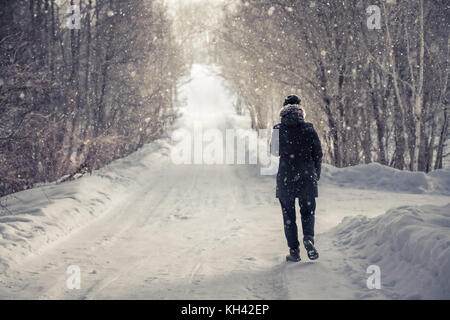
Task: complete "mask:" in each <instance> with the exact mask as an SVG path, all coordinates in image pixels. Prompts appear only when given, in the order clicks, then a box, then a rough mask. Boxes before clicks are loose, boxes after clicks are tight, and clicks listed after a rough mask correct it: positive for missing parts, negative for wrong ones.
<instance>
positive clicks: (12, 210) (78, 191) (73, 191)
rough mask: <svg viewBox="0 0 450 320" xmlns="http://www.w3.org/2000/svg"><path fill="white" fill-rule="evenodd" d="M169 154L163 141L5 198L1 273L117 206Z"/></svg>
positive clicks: (0, 221)
mask: <svg viewBox="0 0 450 320" xmlns="http://www.w3.org/2000/svg"><path fill="white" fill-rule="evenodd" d="M168 154H169V151H168V144H167V143H166V142H165V140H163V139H162V140H158V141H155V142H153V143H151V144H148V145H145V146H144V147H143V148H141V149H140V150H138V151H136V152H135V153H133V154H131V155H130V156H128V157H126V158H123V159H119V160H116V161H113V162H112V163H111V164H109V165H108V166H106V167H104V168H102V169H100V170H97V171H94V172H93V174H92V175H86V176H83V177H81V178H79V179H77V180H74V181H69V182H65V183H60V184H57V183H51V184H44V185H41V186H39V187H36V188H33V189H30V190H25V191H21V192H18V193H15V194H12V195H8V196H6V197H3V198H0V204H1V207H0V273H4V272H5V271H6V270H7V269H8V266H9V265H10V264H11V263H14V262H19V261H20V260H22V259H23V258H24V257H25V256H28V255H30V254H34V253H37V252H39V250H40V249H42V248H44V247H45V246H46V245H47V244H49V243H51V242H54V241H56V240H58V239H60V238H62V237H64V236H66V235H68V234H69V233H70V232H71V231H73V230H75V229H77V228H79V227H81V226H83V225H86V224H87V223H89V222H91V221H92V220H93V219H95V218H98V217H100V216H101V215H103V214H105V213H106V212H107V211H108V209H109V208H114V207H116V206H117V204H119V203H120V202H121V201H123V200H124V199H126V198H127V197H128V196H129V195H130V194H132V193H133V191H134V190H136V188H138V187H142V185H145V184H148V183H149V181H148V180H149V176H150V177H151V175H152V172H157V170H158V167H159V164H160V163H161V161H160V159H161V158H164V157H167V156H168ZM143 172H146V174H143Z"/></svg>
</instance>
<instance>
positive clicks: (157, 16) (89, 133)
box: [0, 0, 182, 196]
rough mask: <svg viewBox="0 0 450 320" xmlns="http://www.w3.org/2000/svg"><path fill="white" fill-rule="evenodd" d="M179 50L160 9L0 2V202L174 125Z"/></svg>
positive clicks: (133, 1) (147, 4)
mask: <svg viewBox="0 0 450 320" xmlns="http://www.w3.org/2000/svg"><path fill="white" fill-rule="evenodd" d="M73 5H76V6H78V7H79V8H80V13H81V15H80V18H81V19H80V21H79V28H78V26H77V20H76V17H75V16H74V14H75V15H76V13H77V12H76V10H72V9H73V8H74V7H71V6H73ZM75 9H76V8H75ZM68 19H69V21H70V22H68ZM176 46H177V45H176V42H175V40H174V35H173V32H172V28H171V22H170V21H169V19H168V17H167V13H166V8H165V7H164V6H163V4H162V3H161V2H159V1H151V0H148V1H141V0H128V1H121V0H71V1H55V0H3V1H1V4H0V117H1V118H0V196H1V195H5V194H8V193H11V192H15V191H18V190H22V189H24V188H27V187H30V186H31V185H32V184H34V183H36V182H45V181H54V180H57V179H59V178H61V177H64V176H67V177H70V176H72V175H74V174H76V173H78V172H85V171H90V170H92V169H96V168H99V167H101V166H103V165H105V164H107V163H109V162H110V161H112V160H113V159H115V158H118V157H123V156H125V155H127V154H129V153H131V152H132V151H134V150H136V149H137V148H139V147H140V146H142V145H143V144H144V143H147V142H149V141H152V140H154V139H155V138H156V137H158V136H159V135H160V134H161V133H162V132H163V130H164V129H165V126H166V125H167V124H168V123H170V122H171V121H172V119H173V113H174V112H173V105H172V104H173V101H174V99H173V96H174V94H175V93H174V90H175V83H176V80H177V78H178V76H179V74H180V72H181V70H182V64H181V58H180V56H179V55H178V54H177V52H178V50H177V48H176Z"/></svg>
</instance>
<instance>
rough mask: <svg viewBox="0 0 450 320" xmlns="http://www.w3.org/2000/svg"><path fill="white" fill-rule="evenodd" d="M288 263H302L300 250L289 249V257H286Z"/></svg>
mask: <svg viewBox="0 0 450 320" xmlns="http://www.w3.org/2000/svg"><path fill="white" fill-rule="evenodd" d="M286 261H292V262H298V261H300V250H299V248H294V249H293V248H291V249H289V255H288V256H286Z"/></svg>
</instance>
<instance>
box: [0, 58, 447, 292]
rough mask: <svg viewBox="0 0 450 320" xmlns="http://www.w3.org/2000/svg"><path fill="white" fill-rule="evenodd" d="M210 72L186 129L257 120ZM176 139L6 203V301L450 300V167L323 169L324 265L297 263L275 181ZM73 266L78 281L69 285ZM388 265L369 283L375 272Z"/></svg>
mask: <svg viewBox="0 0 450 320" xmlns="http://www.w3.org/2000/svg"><path fill="white" fill-rule="evenodd" d="M215 71H217V70H212V69H210V67H206V66H202V65H194V67H193V69H192V73H191V77H190V81H184V84H183V85H182V87H181V88H180V102H181V103H182V104H183V108H181V111H182V113H183V115H182V117H181V118H180V120H179V121H178V122H177V123H176V124H175V126H174V127H175V129H176V130H180V129H184V130H187V131H185V132H189V131H190V130H191V131H192V130H193V127H194V125H195V124H196V123H197V124H198V123H201V124H202V125H203V126H204V127H209V128H220V129H222V130H223V129H226V128H230V126H239V127H244V128H245V127H248V125H249V123H248V119H247V118H246V117H239V116H236V115H235V114H234V111H233V107H232V105H233V95H232V93H231V92H230V90H229V88H227V87H226V85H225V83H224V81H223V80H222V79H221V78H220V77H218V76H216V73H215ZM173 145H174V143H173V142H171V140H170V139H169V138H168V137H166V138H162V139H160V140H158V141H155V142H153V143H151V144H149V145H146V146H145V147H143V148H142V149H141V150H139V151H138V152H135V153H134V154H132V155H130V156H129V157H126V158H124V159H120V160H117V161H114V162H113V163H111V164H110V165H109V166H107V167H105V168H103V169H101V170H98V171H96V172H94V173H93V174H92V175H91V176H84V177H82V178H80V179H78V180H75V181H70V182H65V183H61V184H46V185H42V186H40V187H37V188H34V189H31V190H27V191H22V192H19V193H16V194H14V195H11V196H8V197H5V198H1V199H0V204H1V205H2V208H1V209H0V298H2V299H18V298H26V299H37V298H41V299H56V298H61V299H110V298H123V299H338V298H342V299H392V298H394V299H399V298H400V299H404V298H405V299H406V298H413V299H418V298H441V299H449V298H450V282H449V281H450V249H449V244H450V233H449V228H450V205H449V203H450V171H449V170H448V169H446V170H440V171H436V172H433V173H431V174H429V175H426V174H422V173H410V172H401V171H398V170H394V169H391V168H388V167H383V166H381V165H377V164H371V165H365V166H356V167H353V168H345V169H336V168H333V167H331V166H324V171H323V174H322V180H321V182H320V188H319V198H318V207H317V213H316V232H317V237H316V242H317V247H318V249H319V251H320V259H319V260H317V261H314V262H310V261H308V258H307V257H306V253H305V251H304V250H303V249H301V256H302V259H303V260H302V261H301V262H300V263H297V264H292V263H286V261H285V258H284V257H285V254H286V253H287V248H286V244H285V239H284V235H283V225H282V217H281V211H280V208H279V204H278V202H277V199H275V198H274V189H275V181H274V179H273V177H272V176H263V175H261V174H260V169H259V168H258V167H257V166H255V165H226V164H223V165H201V164H196V165H186V164H185V165H176V164H174V163H173V161H172V159H171V150H172V148H173ZM70 265H76V266H79V267H80V270H81V288H80V289H68V288H67V284H66V280H67V278H68V277H69V276H70V275H68V274H67V273H66V271H67V268H68V267H69V266H70ZM371 265H376V266H378V267H379V268H380V272H381V289H368V287H367V285H366V281H367V278H368V277H369V276H371V275H370V274H368V273H366V271H367V268H368V267H369V266H371Z"/></svg>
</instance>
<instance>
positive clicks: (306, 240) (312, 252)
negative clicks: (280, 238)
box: [303, 236, 319, 260]
mask: <svg viewBox="0 0 450 320" xmlns="http://www.w3.org/2000/svg"><path fill="white" fill-rule="evenodd" d="M303 244H304V246H305V249H306V253H307V254H308V258H309V259H310V260H316V259H317V258H319V252H317V249H316V248H315V247H314V237H313V236H304V237H303Z"/></svg>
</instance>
